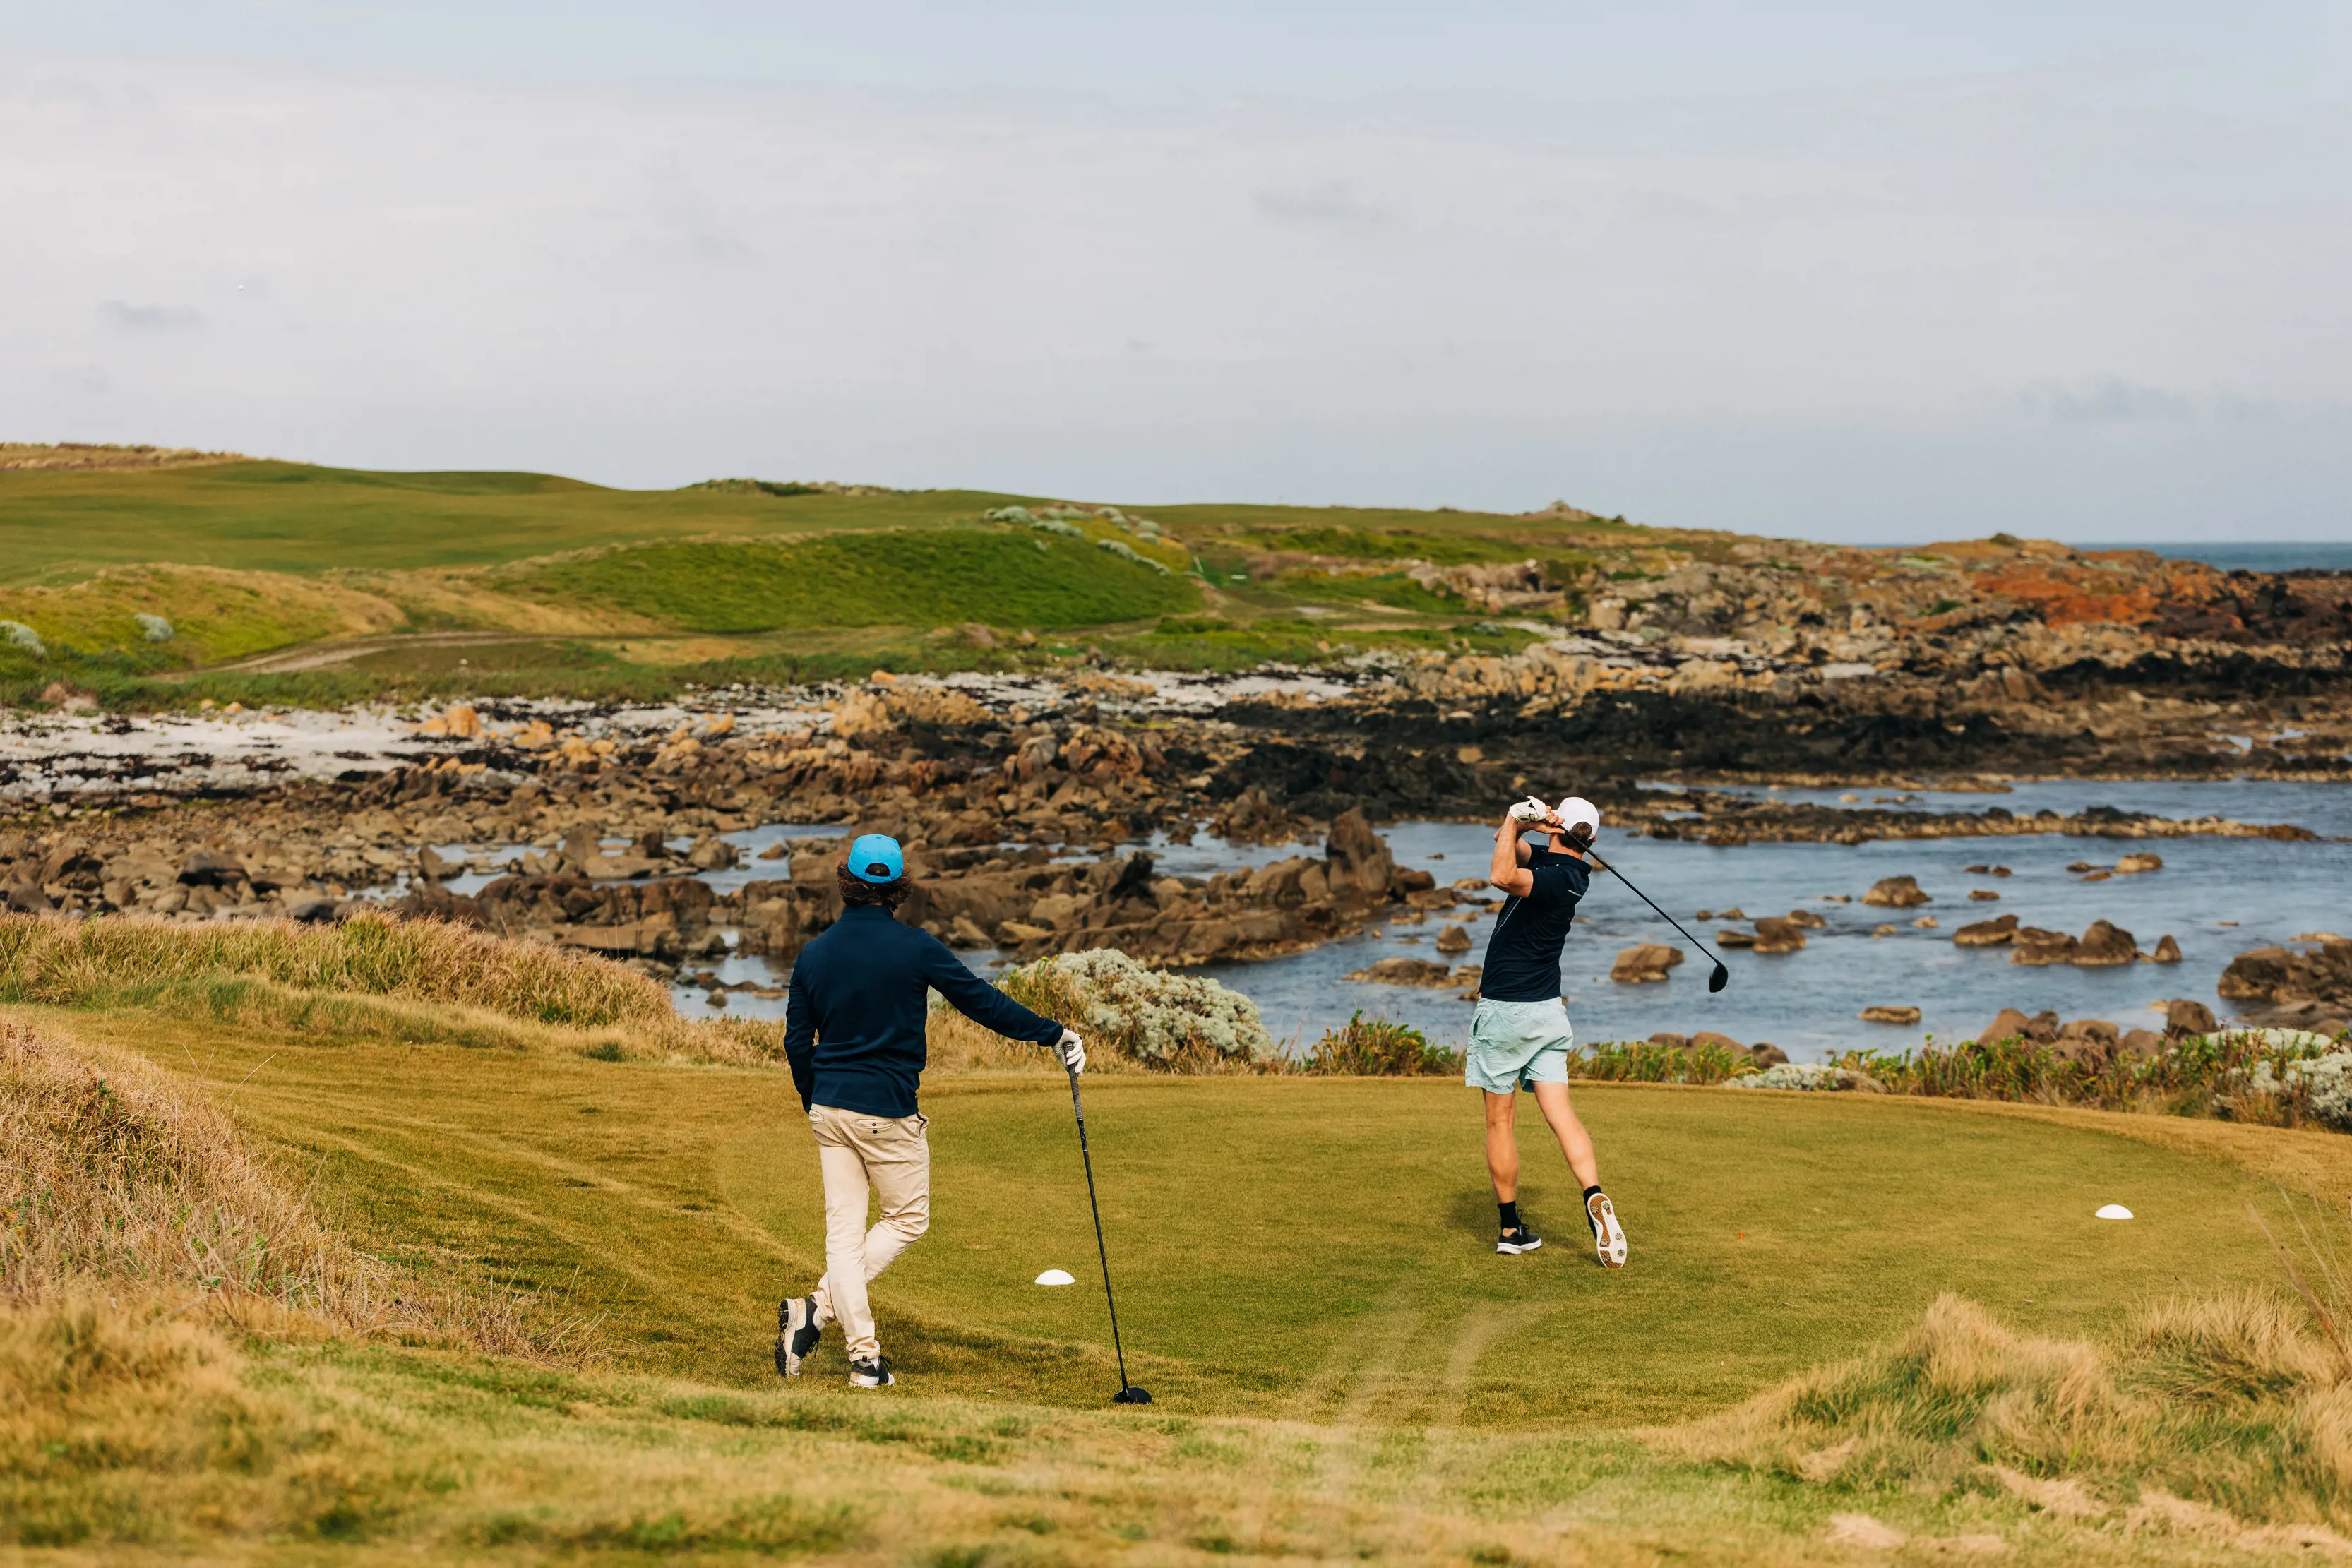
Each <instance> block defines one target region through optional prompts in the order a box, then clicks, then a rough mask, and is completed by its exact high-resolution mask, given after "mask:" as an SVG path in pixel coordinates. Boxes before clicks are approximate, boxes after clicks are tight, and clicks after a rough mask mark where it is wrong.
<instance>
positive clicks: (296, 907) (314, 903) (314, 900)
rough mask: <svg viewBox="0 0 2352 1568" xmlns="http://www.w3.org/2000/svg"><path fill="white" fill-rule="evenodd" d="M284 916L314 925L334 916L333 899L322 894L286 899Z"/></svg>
mask: <svg viewBox="0 0 2352 1568" xmlns="http://www.w3.org/2000/svg"><path fill="white" fill-rule="evenodd" d="M285 908H286V918H287V919H289V920H295V921H300V922H301V923H303V924H304V925H315V924H317V923H319V922H320V921H325V920H332V919H333V918H334V917H335V901H334V900H333V899H331V898H329V897H326V896H324V895H323V894H310V895H308V896H304V897H298V898H289V899H288V900H287V901H286V905H285Z"/></svg>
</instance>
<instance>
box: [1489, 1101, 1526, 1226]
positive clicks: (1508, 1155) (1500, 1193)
mask: <svg viewBox="0 0 2352 1568" xmlns="http://www.w3.org/2000/svg"><path fill="white" fill-rule="evenodd" d="M1518 1109H1519V1097H1518V1096H1517V1095H1516V1094H1497V1093H1496V1092H1494V1091H1493V1090H1491V1089H1490V1090H1487V1091H1486V1174H1487V1175H1488V1176H1492V1177H1493V1178H1494V1179H1495V1201H1496V1203H1516V1202H1517V1201H1518V1197H1519V1140H1518V1137H1517V1117H1518Z"/></svg>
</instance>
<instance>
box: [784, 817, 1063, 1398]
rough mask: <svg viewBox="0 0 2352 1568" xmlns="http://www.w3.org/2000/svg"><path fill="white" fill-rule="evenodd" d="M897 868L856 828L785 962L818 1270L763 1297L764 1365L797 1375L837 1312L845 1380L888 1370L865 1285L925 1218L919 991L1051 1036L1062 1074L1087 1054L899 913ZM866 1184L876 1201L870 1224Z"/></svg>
mask: <svg viewBox="0 0 2352 1568" xmlns="http://www.w3.org/2000/svg"><path fill="white" fill-rule="evenodd" d="M906 869H907V862H906V857H905V855H903V854H902V853H901V852H899V849H898V841H897V840H896V839H888V838H885V837H883V836H882V835H881V834H879V833H867V834H866V835H864V836H863V837H861V838H860V839H858V840H857V841H856V842H855V843H853V844H851V845H850V846H849V858H848V859H847V860H846V861H845V862H843V864H842V865H841V867H840V868H839V869H838V871H837V872H836V873H835V878H836V880H837V882H838V883H839V885H840V888H841V902H842V904H843V908H842V912H841V918H840V919H839V920H837V921H835V923H834V925H833V927H832V929H830V930H828V931H826V932H825V933H824V935H823V936H819V937H817V938H816V940H815V941H814V942H811V943H810V944H809V945H808V946H806V947H803V948H802V949H801V955H800V957H799V958H798V960H796V961H795V962H794V963H793V978H792V987H791V989H790V991H789V993H788V996H787V1000H786V1002H785V1005H784V1055H785V1057H786V1058H787V1059H788V1060H789V1061H791V1063H792V1069H793V1087H794V1088H796V1089H798V1090H799V1091H800V1092H801V1107H802V1109H803V1110H805V1111H806V1112H807V1113H808V1119H809V1127H810V1129H811V1130H812V1131H814V1133H815V1134H816V1154H817V1165H818V1166H819V1168H820V1169H821V1170H822V1171H823V1173H824V1279H823V1280H821V1281H818V1283H817V1287H816V1289H815V1290H814V1291H810V1292H809V1293H808V1294H807V1295H805V1296H795V1297H793V1298H792V1299H790V1300H788V1301H785V1302H784V1303H783V1304H782V1306H780V1307H779V1308H777V1310H776V1370H777V1371H779V1372H781V1373H782V1374H783V1375H785V1376H786V1377H798V1376H799V1375H800V1371H801V1363H802V1362H803V1361H805V1360H806V1359H807V1358H808V1356H809V1354H810V1353H811V1352H812V1351H814V1350H815V1349H816V1346H817V1342H818V1340H819V1339H821V1338H822V1337H823V1336H824V1327H825V1325H826V1324H827V1323H830V1322H834V1321H835V1320H836V1319H838V1320H839V1321H840V1323H841V1332H842V1334H843V1336H844V1337H845V1339H846V1340H847V1342H848V1345H847V1349H848V1352H849V1381H850V1385H851V1386H853V1387H856V1388H883V1387H887V1386H888V1385H890V1384H891V1383H892V1382H893V1381H895V1380H894V1379H893V1378H892V1377H891V1375H890V1368H889V1365H888V1364H887V1362H885V1361H884V1360H883V1359H882V1344H881V1342H880V1340H878V1339H877V1338H876V1336H875V1333H874V1309H873V1306H872V1304H871V1303H870V1302H869V1301H868V1300H867V1299H866V1285H867V1284H868V1282H870V1281H872V1280H873V1278H874V1277H875V1276H876V1275H877V1274H879V1273H880V1272H882V1270H885V1269H887V1268H888V1267H889V1266H890V1264H891V1262H892V1261H893V1260H895V1259H897V1257H898V1254H899V1253H901V1252H903V1251H905V1250H906V1249H907V1248H908V1245H910V1244H911V1243H912V1242H913V1241H914V1239H916V1238H917V1237H919V1236H920V1235H922V1233H923V1232H924V1230H925V1229H926V1228H929V1225H930V1218H931V1146H930V1144H929V1141H928V1140H927V1138H926V1137H925V1135H924V1134H925V1129H926V1128H928V1127H929V1125H930V1119H929V1117H927V1116H925V1115H924V1114H923V1113H921V1112H920V1111H919V1110H918V1109H917V1108H916V1105H915V1088H916V1083H917V1082H918V1080H919V1079H920V1077H921V1076H922V1071H923V1064H924V1062H925V1061H926V1060H927V1053H926V1051H925V1048H924V1040H923V1020H924V1017H925V1015H926V1014H927V1013H928V1012H929V992H930V991H932V990H936V991H938V992H939V993H940V995H941V996H943V997H945V998H947V999H948V1001H949V1002H950V1004H952V1005H953V1006H954V1008H955V1009H956V1010H957V1011H959V1012H961V1013H962V1014H963V1015H964V1016H965V1017H966V1018H968V1019H971V1020H972V1021H973V1022H974V1023H977V1024H979V1025H980V1026H981V1027H982V1029H988V1030H995V1031H996V1032H997V1033H998V1034H1001V1035H1004V1036H1007V1037H1009V1038H1011V1039H1013V1040H1035V1041H1036V1042H1037V1043H1038V1044H1040V1045H1044V1046H1047V1047H1050V1048H1051V1049H1052V1050H1053V1051H1054V1054H1055V1059H1056V1060H1057V1061H1060V1062H1061V1063H1062V1064H1063V1066H1065V1067H1066V1068H1067V1069H1068V1070H1069V1071H1072V1072H1074V1073H1075V1072H1080V1071H1085V1069H1086V1065H1087V1049H1086V1045H1085V1042H1084V1041H1082V1040H1079V1039H1078V1037H1077V1036H1076V1034H1075V1033H1073V1032H1072V1031H1071V1030H1066V1029H1064V1028H1063V1027H1062V1026H1061V1025H1060V1024H1057V1023H1055V1021H1054V1020H1053V1019H1048V1018H1040V1017H1039V1016H1038V1015H1037V1014H1035V1013H1033V1012H1031V1011H1030V1010H1029V1009H1027V1008H1024V1007H1023V1006H1022V1005H1021V1004H1020V1003H1018V1002H1016V1001H1014V1000H1013V998H1010V997H1008V996H1006V995H1005V994H1004V993H1003V992H1002V991H1000V990H998V989H997V988H995V987H993V986H992V985H990V984H989V983H988V982H987V981H985V980H983V979H982V978H981V977H979V976H977V975H975V974H973V973H972V972H971V970H970V969H967V968H965V967H964V966H963V960H961V958H958V957H957V956H955V955H954V954H953V953H950V951H948V948H947V945H946V944H945V943H943V942H941V941H940V939H939V938H938V937H936V936H932V935H931V934H930V933H929V932H928V931H924V930H921V929H919V928H918V927H916V926H912V925H899V924H898V916H897V915H896V914H894V913H893V912H894V911H895V910H896V909H897V908H898V905H899V904H902V903H904V902H905V900H906V897H907V894H908V892H909V891H911V889H910V888H909V886H908V882H907V876H906ZM869 1193H870V1194H873V1195H876V1196H878V1197H879V1198H880V1199H881V1206H882V1215H881V1218H879V1219H878V1220H877V1221H876V1222H875V1225H874V1228H872V1229H871V1230H868V1229H867V1228H866V1199H867V1196H868V1194H869Z"/></svg>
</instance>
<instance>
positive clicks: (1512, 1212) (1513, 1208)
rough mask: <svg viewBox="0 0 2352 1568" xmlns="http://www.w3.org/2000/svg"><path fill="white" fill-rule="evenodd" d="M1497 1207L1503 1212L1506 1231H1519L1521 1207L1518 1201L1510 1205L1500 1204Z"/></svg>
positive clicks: (1513, 1201) (1514, 1200)
mask: <svg viewBox="0 0 2352 1568" xmlns="http://www.w3.org/2000/svg"><path fill="white" fill-rule="evenodd" d="M1495 1207H1496V1208H1499V1209H1501V1210H1502V1211H1503V1228H1504V1230H1506V1231H1512V1230H1517V1228H1519V1205H1518V1200H1517V1199H1516V1198H1514V1199H1513V1200H1512V1201H1511V1202H1509V1203H1498V1204H1496V1206H1495Z"/></svg>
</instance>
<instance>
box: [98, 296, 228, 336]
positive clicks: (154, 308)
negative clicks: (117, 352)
mask: <svg viewBox="0 0 2352 1568" xmlns="http://www.w3.org/2000/svg"><path fill="white" fill-rule="evenodd" d="M98 313H99V314H100V316H103V317H104V318H106V319H107V320H109V321H111V322H112V323H114V325H116V326H118V327H126V328H129V329H131V330H132V331H134V332H184V331H186V330H188V329H191V328H194V327H201V326H203V325H204V324H205V315H204V312H203V311H201V310H198V309H195V308H194V307H192V306H186V305H126V304H125V303H123V302H122V301H121V300H120V299H110V300H108V301H107V302H106V303H105V304H103V305H101V306H100V307H99V308H98Z"/></svg>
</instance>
